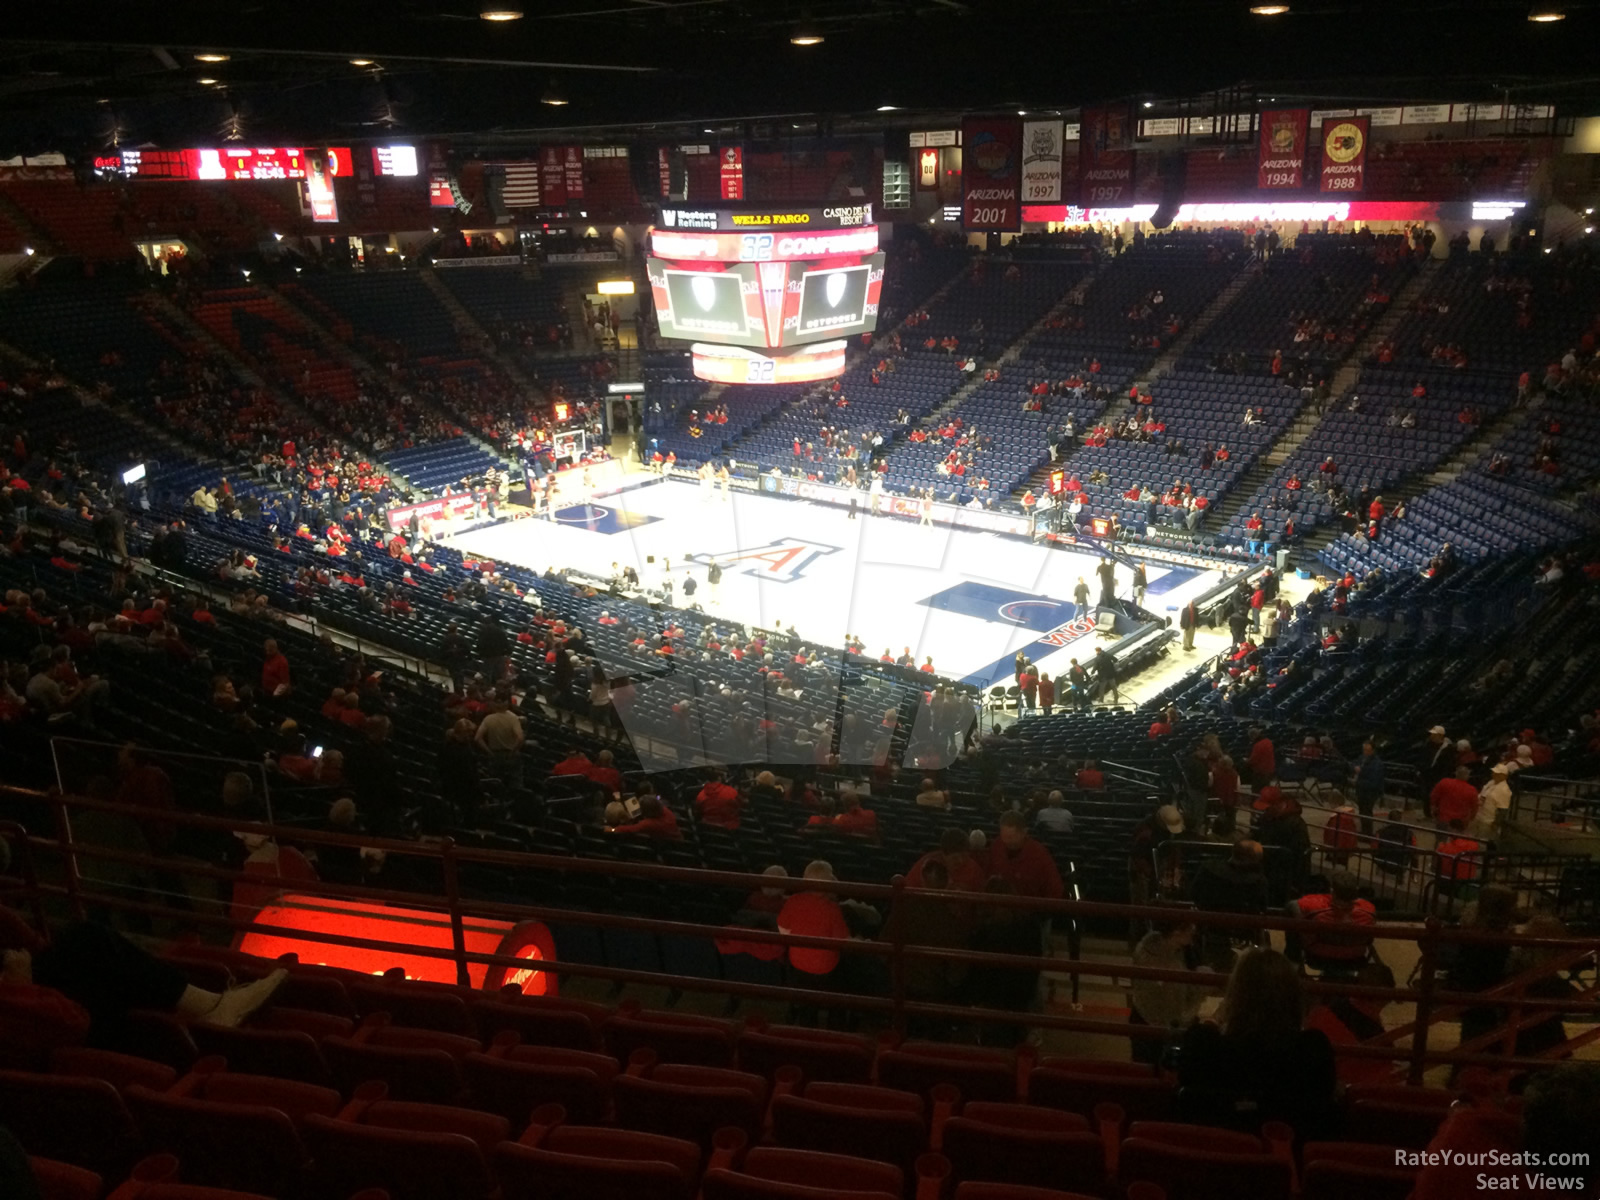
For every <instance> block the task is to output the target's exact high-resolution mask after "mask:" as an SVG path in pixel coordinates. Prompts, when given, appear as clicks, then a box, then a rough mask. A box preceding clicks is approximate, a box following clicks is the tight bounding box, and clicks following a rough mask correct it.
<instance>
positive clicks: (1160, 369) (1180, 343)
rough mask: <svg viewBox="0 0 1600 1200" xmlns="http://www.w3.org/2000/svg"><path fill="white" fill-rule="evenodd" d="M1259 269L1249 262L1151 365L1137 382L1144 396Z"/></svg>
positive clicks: (1222, 311)
mask: <svg viewBox="0 0 1600 1200" xmlns="http://www.w3.org/2000/svg"><path fill="white" fill-rule="evenodd" d="M1259 269H1260V264H1259V263H1254V262H1250V261H1248V260H1247V261H1246V263H1245V265H1244V266H1243V267H1241V268H1240V270H1239V273H1238V274H1237V275H1235V276H1234V277H1233V278H1232V279H1231V280H1230V281H1229V283H1228V286H1227V287H1225V288H1223V289H1222V291H1220V292H1218V293H1217V295H1216V298H1215V299H1213V300H1212V301H1211V303H1210V304H1208V305H1206V306H1205V307H1204V308H1203V309H1201V310H1200V315H1199V316H1197V317H1195V319H1194V320H1193V321H1192V322H1191V323H1190V325H1189V327H1188V328H1187V329H1185V330H1184V331H1183V332H1182V333H1180V334H1178V338H1177V340H1176V341H1175V342H1173V343H1172V345H1170V346H1168V347H1167V348H1166V349H1165V350H1163V351H1162V352H1161V357H1159V358H1157V359H1156V360H1155V362H1153V363H1151V364H1150V369H1149V370H1148V371H1146V372H1145V373H1144V376H1143V377H1142V378H1140V379H1137V380H1135V381H1134V382H1135V383H1136V384H1137V385H1138V388H1139V390H1140V391H1141V392H1142V391H1144V390H1145V389H1146V388H1148V387H1149V386H1150V384H1151V382H1152V381H1153V380H1156V379H1159V378H1160V377H1161V376H1163V375H1165V374H1167V373H1168V372H1169V371H1171V370H1172V368H1173V367H1175V366H1176V365H1177V364H1178V360H1179V358H1181V357H1182V355H1183V353H1184V352H1185V351H1186V350H1188V348H1189V344H1190V343H1191V342H1193V341H1194V339H1195V338H1197V337H1199V336H1200V334H1202V333H1204V332H1205V331H1206V330H1207V329H1209V328H1210V327H1211V325H1212V323H1213V322H1214V321H1216V319H1217V318H1218V317H1220V316H1221V315H1222V314H1223V313H1224V312H1226V311H1227V308H1228V305H1230V304H1232V303H1233V301H1234V299H1235V297H1237V296H1238V295H1239V293H1240V292H1242V291H1244V289H1245V288H1246V286H1248V285H1249V283H1250V281H1251V280H1252V279H1254V278H1255V276H1256V273H1257V271H1258V270H1259Z"/></svg>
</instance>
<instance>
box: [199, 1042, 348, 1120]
mask: <svg viewBox="0 0 1600 1200" xmlns="http://www.w3.org/2000/svg"><path fill="white" fill-rule="evenodd" d="M179 1088H180V1089H181V1090H183V1091H184V1094H186V1095H189V1096H191V1097H193V1098H195V1099H202V1100H209V1101H211V1102H213V1103H216V1104H256V1105H261V1106H263V1107H266V1108H271V1109H276V1110H277V1111H278V1112H281V1113H283V1114H284V1115H285V1116H287V1117H288V1118H289V1119H290V1120H291V1121H294V1122H296V1123H297V1124H298V1123H299V1122H300V1121H302V1120H304V1119H305V1118H306V1117H308V1116H310V1115H311V1114H312V1113H318V1114H320V1115H321V1116H324V1117H331V1116H333V1115H334V1114H335V1113H337V1112H338V1111H339V1108H340V1106H341V1105H342V1104H343V1101H342V1100H341V1099H340V1098H339V1093H338V1092H336V1091H334V1090H333V1089H332V1088H327V1087H319V1086H318V1085H317V1084H314V1083H303V1082H301V1081H300V1080H297V1079H277V1078H274V1077H273V1076H271V1075H250V1074H246V1073H244V1072H238V1071H231V1070H227V1069H226V1064H225V1061H224V1060H222V1059H204V1058H203V1059H201V1060H200V1061H199V1062H198V1063H196V1064H195V1070H194V1072H193V1073H192V1074H190V1075H189V1076H187V1077H185V1078H184V1080H183V1081H182V1082H181V1083H180V1084H179Z"/></svg>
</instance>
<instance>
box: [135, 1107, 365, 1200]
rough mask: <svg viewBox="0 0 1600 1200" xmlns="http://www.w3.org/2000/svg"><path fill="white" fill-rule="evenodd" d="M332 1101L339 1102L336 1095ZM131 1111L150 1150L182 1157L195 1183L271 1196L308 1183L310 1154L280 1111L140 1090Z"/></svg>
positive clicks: (288, 1118) (187, 1177) (180, 1158)
mask: <svg viewBox="0 0 1600 1200" xmlns="http://www.w3.org/2000/svg"><path fill="white" fill-rule="evenodd" d="M256 1078H261V1077H256ZM268 1082H271V1083H276V1084H283V1083H284V1081H282V1080H270V1081H268ZM288 1086H294V1085H288ZM300 1086H309V1085H300ZM318 1090H320V1089H318ZM333 1099H334V1102H335V1103H337V1097H336V1096H335V1097H334V1098H333ZM128 1107H129V1109H130V1111H132V1113H133V1115H134V1118H135V1119H136V1120H137V1121H138V1122H139V1129H140V1132H141V1133H143V1135H144V1144H145V1146H146V1148H147V1149H150V1150H154V1151H158V1152H161V1153H165V1154H172V1155H175V1156H177V1157H178V1159H179V1160H180V1161H181V1162H182V1163H183V1165H184V1176H185V1177H186V1179H187V1180H188V1181H190V1182H192V1183H199V1184H204V1185H206V1186H207V1187H222V1188H237V1189H239V1190H241V1191H248V1192H262V1193H264V1194H266V1195H270V1196H277V1195H283V1194H286V1193H289V1192H292V1191H295V1190H297V1189H298V1188H299V1187H301V1186H302V1185H303V1182H304V1180H303V1176H304V1172H305V1169H306V1166H307V1164H308V1162H309V1160H310V1155H309V1154H308V1153H307V1152H306V1147H305V1144H304V1143H303V1142H302V1141H301V1140H300V1134H299V1132H298V1131H297V1130H296V1128H295V1122H294V1121H293V1120H292V1119H291V1118H290V1117H289V1115H288V1114H287V1113H285V1112H283V1111H281V1110H280V1109H278V1108H274V1107H271V1106H269V1105H266V1104H248V1103H245V1104H239V1103H223V1102H221V1101H216V1100H209V1099H202V1098H196V1097H193V1096H183V1095H176V1094H173V1093H157V1092H152V1091H150V1090H149V1089H148V1088H142V1087H137V1086H135V1087H132V1088H130V1089H128Z"/></svg>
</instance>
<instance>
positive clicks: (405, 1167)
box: [305, 1116, 496, 1200]
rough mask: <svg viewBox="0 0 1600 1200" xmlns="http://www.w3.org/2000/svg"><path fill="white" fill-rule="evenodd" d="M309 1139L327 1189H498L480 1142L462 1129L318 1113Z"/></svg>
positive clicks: (460, 1196)
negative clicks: (387, 1124)
mask: <svg viewBox="0 0 1600 1200" xmlns="http://www.w3.org/2000/svg"><path fill="white" fill-rule="evenodd" d="M305 1138H306V1144H307V1145H308V1146H309V1147H310V1149H311V1153H312V1156H313V1158H314V1159H315V1162H316V1168H315V1172H314V1174H315V1177H316V1179H317V1183H318V1186H319V1187H320V1188H321V1189H322V1190H323V1191H324V1192H325V1193H331V1194H334V1195H348V1194H350V1193H351V1192H356V1191H360V1190H361V1189H362V1188H374V1187H376V1188H382V1189H383V1190H384V1191H386V1192H388V1193H389V1195H390V1196H391V1197H392V1198H393V1200H491V1197H493V1196H494V1195H495V1192H496V1187H495V1180H494V1177H493V1176H492V1175H491V1174H490V1172H489V1167H488V1164H487V1163H486V1162H485V1160H484V1155H483V1152H482V1151H481V1149H480V1148H479V1146H478V1143H477V1142H475V1141H473V1140H472V1139H471V1138H469V1137H465V1136H463V1135H461V1134H459V1133H431V1132H426V1131H421V1130H414V1129H384V1128H380V1127H378V1126H374V1125H358V1124H354V1123H352V1122H349V1121H340V1120H334V1119H332V1118H329V1117H316V1116H312V1117H307V1118H306V1122H305Z"/></svg>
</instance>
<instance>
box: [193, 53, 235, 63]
mask: <svg viewBox="0 0 1600 1200" xmlns="http://www.w3.org/2000/svg"><path fill="white" fill-rule="evenodd" d="M194 60H195V62H227V61H228V56H227V55H226V54H196V55H195V56H194Z"/></svg>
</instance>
